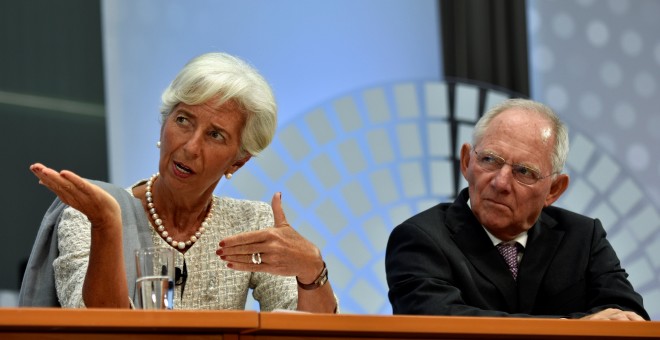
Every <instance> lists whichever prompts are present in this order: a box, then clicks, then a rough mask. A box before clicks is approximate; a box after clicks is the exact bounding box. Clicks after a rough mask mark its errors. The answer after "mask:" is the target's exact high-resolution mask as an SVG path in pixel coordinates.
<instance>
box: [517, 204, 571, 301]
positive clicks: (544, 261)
mask: <svg viewBox="0 0 660 340" xmlns="http://www.w3.org/2000/svg"><path fill="white" fill-rule="evenodd" d="M556 224H557V221H555V220H554V219H553V218H551V217H550V216H548V215H546V214H545V213H543V212H541V216H540V217H539V220H538V221H537V222H536V224H535V225H534V227H532V228H531V229H530V230H529V231H528V234H527V235H528V236H527V237H528V238H527V246H526V247H525V253H524V255H523V259H522V261H521V263H520V269H519V271H518V284H519V287H520V290H519V294H520V295H519V299H520V311H521V312H522V313H531V312H532V309H533V307H534V303H535V301H536V296H537V295H538V291H539V287H540V285H541V282H542V280H543V278H544V277H545V274H546V271H547V270H548V266H549V265H550V263H551V262H552V259H553V257H554V254H555V252H556V251H557V248H558V247H559V244H560V242H561V240H562V238H563V237H564V231H562V230H559V229H557V228H554V227H555V225H556Z"/></svg>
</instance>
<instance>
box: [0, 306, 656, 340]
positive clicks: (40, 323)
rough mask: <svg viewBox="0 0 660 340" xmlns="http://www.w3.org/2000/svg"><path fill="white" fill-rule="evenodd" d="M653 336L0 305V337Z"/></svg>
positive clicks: (642, 325) (610, 329) (412, 320)
mask: <svg viewBox="0 0 660 340" xmlns="http://www.w3.org/2000/svg"><path fill="white" fill-rule="evenodd" d="M35 338H38V339H43V338H45V339H76V340H77V339H90V338H92V339H102V340H103V339H122V340H125V339H137V338H139V339H231V340H238V339H245V340H266V339H272V340H275V339H277V340H285V339H290V340H293V339H327V340H329V339H562V340H565V339H592V340H595V339H660V322H657V321H654V322H617V321H581V320H555V319H526V318H525V319H519V318H485V317H443V316H389V315H329V314H304V313H286V312H273V313H258V312H254V311H130V310H106V309H88V310H82V309H32V308H5V309H2V308H0V339H3V340H5V339H35Z"/></svg>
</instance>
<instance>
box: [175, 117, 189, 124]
mask: <svg viewBox="0 0 660 340" xmlns="http://www.w3.org/2000/svg"><path fill="white" fill-rule="evenodd" d="M175 121H176V122H177V123H185V122H187V121H188V118H186V117H184V116H177V117H176V118H175Z"/></svg>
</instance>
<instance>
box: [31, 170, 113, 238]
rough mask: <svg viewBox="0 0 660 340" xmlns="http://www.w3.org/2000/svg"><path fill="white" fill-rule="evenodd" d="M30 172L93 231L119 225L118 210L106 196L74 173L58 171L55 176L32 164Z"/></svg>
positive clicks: (102, 191) (110, 197)
mask: <svg viewBox="0 0 660 340" xmlns="http://www.w3.org/2000/svg"><path fill="white" fill-rule="evenodd" d="M30 171H32V173H34V175H35V176H37V177H38V178H39V184H42V185H44V186H45V187H47V188H48V189H50V190H51V191H52V192H54V193H55V194H56V195H57V197H59V198H60V200H61V201H62V202H64V203H65V204H67V205H69V206H71V207H73V208H74V209H76V210H78V211H80V212H82V213H83V214H85V216H87V219H89V221H90V222H91V223H92V226H93V227H103V226H106V225H111V223H112V222H116V221H117V220H116V219H117V218H119V221H120V223H121V208H120V207H119V204H118V203H117V200H115V198H114V197H112V196H111V195H110V194H108V193H107V192H106V191H105V190H103V189H101V188H100V187H98V186H97V185H94V184H92V183H90V182H88V181H86V180H85V179H83V178H82V177H80V176H78V175H76V174H75V173H73V172H71V171H68V170H62V171H60V172H57V171H55V170H53V169H50V168H48V167H46V166H44V165H43V164H40V163H35V164H33V165H31V166H30Z"/></svg>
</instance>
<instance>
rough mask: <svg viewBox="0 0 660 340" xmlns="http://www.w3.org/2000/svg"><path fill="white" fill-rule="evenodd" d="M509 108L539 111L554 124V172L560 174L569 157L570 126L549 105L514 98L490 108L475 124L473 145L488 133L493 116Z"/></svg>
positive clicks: (552, 159)
mask: <svg viewBox="0 0 660 340" xmlns="http://www.w3.org/2000/svg"><path fill="white" fill-rule="evenodd" d="M509 109H521V110H524V111H530V112H537V113H539V114H541V115H542V116H544V117H545V118H547V119H548V121H550V123H551V124H552V132H553V133H554V135H555V145H554V152H553V153H552V157H551V161H552V172H553V173H554V174H558V173H561V172H562V169H564V164H565V163H566V157H568V148H569V145H568V128H567V127H566V125H564V123H563V122H562V121H561V120H560V119H559V116H557V114H556V113H555V112H554V111H552V109H551V108H549V107H548V106H546V105H544V104H542V103H539V102H536V101H533V100H529V99H522V98H513V99H507V100H505V101H503V102H502V103H500V104H498V105H495V106H493V107H492V108H490V109H489V110H488V111H487V112H486V113H485V114H484V115H483V116H482V117H481V118H480V119H479V121H478V122H477V124H476V125H475V126H474V132H473V133H472V145H475V146H476V145H478V144H479V142H481V139H482V138H483V136H484V133H486V129H487V128H488V125H490V122H491V121H492V120H493V118H495V117H497V115H499V114H500V113H502V112H504V111H506V110H509Z"/></svg>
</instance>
